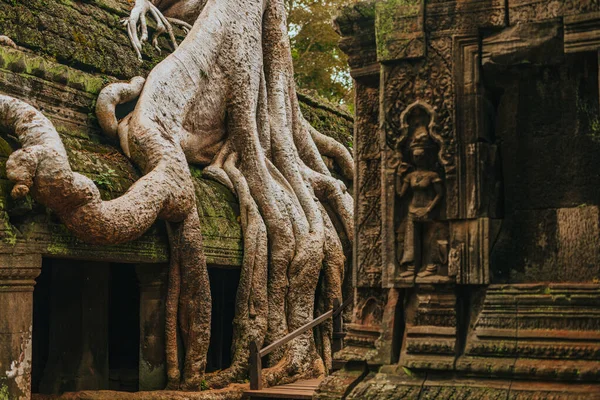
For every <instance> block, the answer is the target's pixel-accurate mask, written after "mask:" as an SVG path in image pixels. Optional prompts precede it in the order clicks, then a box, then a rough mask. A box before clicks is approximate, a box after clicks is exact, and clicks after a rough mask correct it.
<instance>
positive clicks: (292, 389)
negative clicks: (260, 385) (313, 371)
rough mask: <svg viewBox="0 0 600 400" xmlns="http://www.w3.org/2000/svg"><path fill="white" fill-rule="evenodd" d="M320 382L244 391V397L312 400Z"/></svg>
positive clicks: (319, 380) (299, 382) (316, 380)
mask: <svg viewBox="0 0 600 400" xmlns="http://www.w3.org/2000/svg"><path fill="white" fill-rule="evenodd" d="M322 381H323V378H317V379H308V380H304V381H297V382H294V383H289V384H287V385H281V386H273V387H270V388H265V389H261V390H246V391H244V397H245V398H247V399H263V398H268V399H312V396H313V394H314V393H315V390H317V387H319V384H320V383H321V382H322Z"/></svg>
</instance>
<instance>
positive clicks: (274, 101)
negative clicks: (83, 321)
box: [0, 0, 353, 399]
mask: <svg viewBox="0 0 600 400" xmlns="http://www.w3.org/2000/svg"><path fill="white" fill-rule="evenodd" d="M142 3H144V1H143V0H138V2H137V4H142ZM168 3H169V4H170V7H173V9H175V8H176V7H177V6H181V7H182V9H186V8H185V6H186V5H190V7H192V6H193V7H198V6H201V7H203V8H201V10H202V12H201V13H199V16H198V18H197V20H196V22H195V24H194V26H193V28H192V30H191V31H190V33H189V35H188V37H187V38H186V40H185V41H184V42H182V43H181V45H180V46H179V47H178V48H177V50H176V51H175V52H174V53H173V54H171V55H170V56H169V57H167V58H166V59H165V60H164V61H163V62H162V63H160V64H159V65H157V66H156V67H155V69H154V70H152V72H151V73H150V75H149V76H148V77H147V79H146V82H145V83H142V82H141V81H140V80H138V81H135V80H133V81H131V82H130V83H129V84H117V85H113V86H109V87H107V88H106V89H105V90H104V91H103V93H102V94H101V96H100V98H99V110H100V112H99V120H100V123H101V125H102V126H103V127H104V128H105V129H106V131H107V133H108V134H109V135H112V136H115V132H116V135H117V136H118V137H119V139H120V142H121V146H122V148H123V150H124V152H126V154H127V155H128V156H129V157H130V158H131V159H132V160H133V161H134V163H135V164H136V165H137V166H138V167H139V168H140V169H141V170H142V171H143V172H144V173H145V175H144V176H143V177H142V178H141V179H140V180H139V181H137V182H136V183H135V184H134V185H133V186H132V187H131V188H130V189H129V190H128V191H127V192H126V193H125V194H124V195H123V196H121V197H119V198H117V199H114V200H111V201H102V200H101V199H100V195H99V192H98V189H97V188H96V187H95V186H94V185H93V183H92V182H91V180H89V179H87V178H85V177H84V176H82V175H79V174H77V173H74V172H73V171H71V169H70V167H69V165H68V160H67V158H66V152H65V149H64V147H63V146H62V143H61V142H60V138H59V137H58V134H57V133H56V131H55V130H54V128H53V127H52V125H51V124H50V123H49V121H48V120H46V119H45V118H44V117H43V116H42V115H41V114H40V113H39V112H37V111H35V110H34V109H33V108H32V107H30V106H28V105H26V104H25V103H23V102H19V101H17V100H14V99H10V98H8V97H6V96H0V128H1V127H6V128H7V129H8V130H10V131H14V132H16V134H17V136H18V137H19V139H20V140H21V142H22V144H23V148H22V149H20V150H18V151H16V152H15V153H13V154H12V155H11V157H10V159H9V160H8V163H7V174H8V177H9V178H10V179H11V180H13V181H14V182H15V183H16V185H15V188H14V189H13V195H14V196H16V197H20V196H24V195H25V194H27V193H28V192H31V193H32V194H33V196H34V198H35V199H36V200H38V201H39V202H41V203H42V204H45V205H46V206H48V207H50V208H52V209H53V210H54V211H56V213H57V214H58V215H59V217H60V218H61V219H62V220H63V222H64V223H65V224H66V225H67V227H69V229H71V230H73V231H74V233H75V234H76V235H77V236H78V237H80V238H82V239H83V240H86V241H88V242H92V243H99V244H106V243H120V242H124V241H128V240H132V239H135V238H136V237H139V236H140V235H141V234H142V233H143V232H144V231H145V230H146V229H148V228H149V227H150V226H151V225H152V224H153V223H154V221H155V220H156V219H157V218H160V219H163V220H165V221H167V222H168V224H167V226H168V228H169V240H170V245H171V269H170V275H169V289H168V298H167V309H166V312H167V319H166V343H167V349H166V351H167V357H166V360H167V375H168V382H169V387H170V388H183V389H186V390H199V389H200V386H201V382H202V379H203V376H204V368H205V365H206V351H207V348H208V343H209V334H210V293H209V285H208V275H207V273H206V262H205V259H204V255H203V248H202V237H201V234H200V220H199V217H198V213H197V208H196V207H197V204H196V198H195V191H194V184H193V180H192V178H191V174H190V171H189V167H188V163H196V164H200V165H202V166H205V167H206V168H205V171H206V175H207V176H210V177H211V178H213V179H216V180H218V181H219V182H222V183H223V184H225V185H227V187H229V188H230V189H232V190H233V191H234V193H235V194H236V196H237V198H238V201H239V203H240V211H241V223H242V230H243V240H244V258H243V265H242V269H241V276H240V284H239V288H238V292H237V296H236V310H235V312H236V315H235V320H234V343H233V352H232V364H231V366H230V368H228V369H226V370H224V371H221V372H219V373H216V374H211V375H208V376H206V377H205V379H206V381H207V383H208V385H209V386H210V387H212V388H219V387H224V386H227V385H229V384H231V383H232V382H236V381H238V382H239V381H242V380H244V379H245V378H246V377H247V374H248V359H249V353H248V349H249V348H250V342H252V341H256V342H257V343H258V344H259V346H263V345H266V344H268V343H272V342H274V341H276V340H278V339H280V338H282V337H283V336H285V335H286V334H287V333H288V332H291V331H293V330H295V329H297V328H299V327H301V326H302V325H304V324H306V323H307V322H309V321H311V320H312V319H313V318H314V317H315V296H320V300H319V304H321V307H323V308H331V306H332V303H333V300H334V299H336V298H340V297H341V284H342V282H343V275H344V265H345V257H344V252H343V249H342V245H341V241H340V239H339V233H338V232H337V231H336V229H335V227H336V226H338V227H340V229H341V230H343V231H344V232H343V233H344V234H345V236H346V237H348V238H349V239H350V241H352V238H353V236H352V233H353V201H352V197H351V196H350V194H349V193H348V192H347V190H346V186H345V185H344V184H343V183H342V182H341V181H339V180H337V179H335V178H333V177H332V175H331V173H330V171H329V170H328V169H327V167H326V165H325V163H324V161H323V159H322V154H325V155H327V156H329V157H331V158H333V159H334V160H335V161H336V163H337V164H338V168H339V170H340V171H342V174H343V175H345V176H346V177H351V175H352V158H351V156H350V153H349V152H348V151H347V150H346V149H345V148H344V147H343V146H341V145H339V144H337V143H335V142H333V141H332V140H331V139H328V138H326V137H324V136H323V135H321V134H319V133H318V132H316V131H314V130H313V129H312V128H311V127H310V126H309V125H308V123H307V122H306V121H305V120H304V118H303V117H302V114H301V112H300V107H299V105H298V100H297V97H296V92H295V84H294V80H293V76H294V74H293V69H292V59H291V51H290V47H289V38H288V36H287V31H286V26H287V24H286V20H285V7H284V0H208V1H206V0H181V1H180V2H177V1H175V0H170V1H168ZM175 3H176V4H175ZM188 3H189V4H188ZM142 5H143V4H142ZM193 7H192V9H193ZM150 10H152V8H150ZM141 15H143V14H140V18H141ZM168 16H169V17H177V16H176V15H168ZM133 25H136V24H133ZM130 29H131V28H130ZM134 31H136V32H134V33H136V34H137V26H136V27H135V28H134ZM142 85H143V88H142ZM134 98H137V105H136V107H135V110H134V111H133V112H132V113H131V114H130V115H128V116H127V117H126V118H124V119H123V120H121V121H117V120H116V118H115V115H114V114H115V113H114V109H115V107H116V105H117V104H119V103H120V102H123V101H128V100H132V99H134ZM115 124H116V126H115ZM115 128H116V129H115ZM332 221H336V224H335V226H334V224H333V222H332ZM320 277H321V278H320ZM319 282H321V283H320V284H319ZM319 285H320V286H319ZM321 332H322V335H321V336H320V339H319V343H320V345H319V348H320V351H321V354H319V352H318V351H317V346H316V344H315V340H314V335H313V333H312V332H307V333H305V334H304V335H301V336H300V337H298V338H296V339H295V340H293V341H291V342H290V343H289V344H288V345H287V346H285V347H283V348H282V349H281V350H280V351H276V352H274V353H272V354H270V356H269V361H268V366H270V368H267V369H265V370H264V371H263V377H264V380H265V383H266V384H268V385H275V384H279V383H283V382H289V381H292V380H296V379H299V378H308V377H315V376H319V375H323V374H325V373H326V366H328V365H329V364H330V357H328V356H324V354H325V353H328V352H329V351H330V350H329V348H330V339H329V336H330V334H331V328H330V327H327V326H325V327H323V329H322V331H321ZM178 334H179V335H181V339H182V340H181V342H182V343H183V346H184V349H183V350H184V354H185V359H184V360H183V370H182V371H180V369H179V364H180V363H179V359H178V351H177V350H178V349H177V343H178V340H177V336H178ZM112 399H114V397H113V398H112Z"/></svg>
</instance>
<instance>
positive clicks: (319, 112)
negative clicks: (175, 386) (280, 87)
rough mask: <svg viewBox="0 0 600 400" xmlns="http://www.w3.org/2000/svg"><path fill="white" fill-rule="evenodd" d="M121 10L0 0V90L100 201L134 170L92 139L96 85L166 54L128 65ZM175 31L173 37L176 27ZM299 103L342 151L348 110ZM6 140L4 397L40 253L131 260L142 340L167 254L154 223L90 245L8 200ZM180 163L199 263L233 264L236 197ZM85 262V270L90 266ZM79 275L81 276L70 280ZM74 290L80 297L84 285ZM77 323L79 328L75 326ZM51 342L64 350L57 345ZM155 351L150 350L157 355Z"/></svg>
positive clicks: (0, 316) (4, 140) (0, 383)
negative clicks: (30, 110) (195, 211)
mask: <svg viewBox="0 0 600 400" xmlns="http://www.w3.org/2000/svg"><path fill="white" fill-rule="evenodd" d="M131 6H132V3H131V2H130V1H127V0H93V1H78V0H73V1H71V0H19V1H15V0H0V34H1V35H7V36H9V37H10V38H12V39H13V40H14V41H15V42H16V44H17V45H18V48H17V49H13V48H10V47H2V46H0V93H2V94H8V95H11V96H14V97H17V98H20V99H23V100H25V101H27V102H29V103H30V104H32V105H34V106H35V107H37V108H38V109H40V110H41V111H42V112H43V113H44V114H45V115H46V116H47V117H49V118H50V119H51V121H52V122H53V123H54V124H55V126H56V128H57V130H58V132H59V134H60V135H61V138H62V139H63V142H64V143H65V147H66V149H67V153H68V156H69V161H70V163H71V166H72V167H73V169H74V170H75V171H77V172H80V173H82V174H84V175H86V176H88V177H90V178H91V179H92V180H94V182H95V183H96V185H97V186H98V187H99V189H100V192H101V194H102V196H103V198H104V199H111V198H115V197H117V196H119V195H121V194H122V193H124V192H125V191H126V190H127V189H128V188H129V187H130V186H131V185H132V183H133V182H134V181H135V180H136V179H138V178H139V176H140V174H139V171H138V170H137V169H136V168H135V167H134V166H133V165H132V164H131V163H130V162H129V160H128V159H127V158H126V157H125V156H124V155H123V154H122V153H121V151H120V150H119V146H118V143H117V142H116V141H112V140H111V139H109V138H107V137H105V136H104V135H102V133H101V131H100V128H99V126H98V124H97V121H96V119H95V115H94V107H95V101H96V98H97V96H98V93H99V91H100V90H101V89H102V88H103V87H104V86H105V85H106V84H108V83H111V82H114V81H117V80H126V79H129V78H131V77H133V76H136V75H146V74H147V73H148V72H149V71H150V70H151V69H152V67H153V66H154V65H156V64H157V63H158V62H160V61H161V60H162V59H163V57H164V56H165V55H167V54H168V53H169V52H170V49H171V47H170V45H169V43H168V42H167V40H166V39H165V38H164V37H163V38H161V40H160V45H161V47H162V48H163V52H162V54H159V53H158V52H157V51H156V50H154V49H153V48H152V47H151V46H150V45H145V46H144V50H143V61H141V62H140V61H138V60H137V58H136V56H135V52H134V51H133V49H132V47H131V45H130V43H129V39H128V37H127V33H126V29H125V28H124V27H123V26H122V24H121V22H120V21H121V19H122V18H125V17H127V16H128V14H129V9H130V8H131ZM150 27H151V29H152V22H150ZM175 29H176V34H177V37H178V40H179V41H181V40H182V39H183V34H184V33H183V31H181V30H178V28H175ZM299 99H300V106H301V108H302V111H303V113H304V115H305V117H306V118H307V120H308V121H309V122H310V123H311V124H313V126H315V127H316V128H317V129H319V130H320V131H321V132H323V133H324V134H327V135H329V136H332V137H334V138H336V139H337V140H339V141H340V142H342V143H343V144H344V145H346V146H348V147H351V146H352V132H353V118H352V116H350V115H348V114H347V113H345V112H344V111H341V110H339V109H337V108H336V107H335V106H332V105H330V104H326V103H325V102H323V101H321V100H319V99H315V98H313V97H311V96H310V95H306V94H302V93H301V94H299ZM18 146H19V145H18V143H17V141H16V140H15V138H14V137H11V136H9V135H7V134H6V132H0V399H4V398H5V397H3V396H4V394H5V392H6V393H9V394H10V397H9V398H10V399H11V400H12V399H13V398H14V399H17V398H18V399H21V398H28V397H29V389H28V388H29V385H30V370H31V345H32V343H31V320H32V296H31V293H32V291H33V287H34V284H35V280H34V279H35V278H36V277H37V276H38V275H39V273H40V268H41V262H42V258H55V259H60V260H66V259H67V260H68V259H70V260H85V261H78V262H75V264H77V265H78V266H79V267H81V268H82V269H84V266H86V265H88V264H90V265H91V263H90V262H101V263H104V264H102V265H104V266H106V265H108V264H106V263H108V262H112V263H135V264H136V265H137V266H138V267H137V272H138V280H139V282H140V285H141V286H140V290H141V300H142V303H143V304H142V305H141V318H142V325H143V323H144V322H147V324H148V325H147V326H150V327H152V329H153V331H151V332H146V333H144V332H142V333H141V334H142V335H144V334H146V336H147V338H146V339H148V338H149V339H148V340H159V341H160V339H157V338H154V337H153V336H152V335H155V334H157V332H158V334H161V333H162V331H161V328H160V326H159V325H157V324H160V321H159V320H160V318H161V314H160V313H159V312H158V311H157V310H158V309H160V307H161V304H162V303H161V302H162V299H161V294H160V293H161V292H160V290H162V289H161V282H162V283H164V282H163V281H164V278H165V277H164V270H162V269H161V265H164V263H165V262H167V261H168V241H167V237H166V231H165V228H164V224H163V223H160V222H158V223H156V224H155V225H154V226H153V227H152V228H151V229H150V230H149V231H148V232H147V233H146V234H145V235H144V236H143V237H142V238H140V239H138V240H136V241H134V242H131V243H127V244H124V245H118V246H91V245H88V244H85V243H83V242H81V241H79V240H77V239H76V238H75V237H74V236H73V235H71V234H70V233H69V232H68V231H67V229H66V228H65V227H64V226H63V225H62V224H61V223H60V221H58V220H57V218H56V216H55V215H54V214H53V213H52V212H51V211H49V210H46V209H44V208H43V207H41V206H40V205H39V204H36V203H35V202H34V201H32V200H31V199H26V200H25V201H19V202H15V201H13V200H12V199H11V198H10V190H11V189H12V184H11V182H10V181H8V179H7V177H6V170H5V163H6V160H7V158H8V156H9V155H10V153H11V152H12V151H13V150H14V149H15V148H17V147H18ZM191 169H192V173H193V175H194V177H195V184H196V191H197V196H196V197H197V199H198V201H199V204H198V208H199V214H200V218H201V220H202V221H201V225H202V233H203V235H204V245H205V251H206V255H207V261H208V263H209V264H210V265H211V266H219V267H233V268H237V267H239V266H240V265H241V262H242V237H241V227H240V223H239V220H238V216H239V210H238V205H237V200H236V199H235V197H234V196H233V194H232V193H230V192H229V191H228V190H227V189H226V188H224V187H223V186H221V185H220V184H218V183H215V182H213V181H210V180H208V179H204V178H203V177H202V171H201V169H199V168H195V167H191ZM52 262H54V263H56V262H55V261H52ZM149 264H153V265H149ZM69 265H71V266H72V265H73V263H71V264H69ZM140 266H141V267H140ZM86 268H87V267H86ZM90 268H91V269H89V271H90V273H95V272H94V271H95V270H94V269H93V267H90ZM88 278H89V277H88ZM88 278H86V277H82V278H81V282H85V281H86V279H88ZM73 279H74V278H73ZM73 279H71V281H73V282H74V280H73ZM80 289H81V288H80ZM82 292H83V293H85V292H86V290H85V287H83V289H82ZM87 292H88V293H92V292H90V291H87ZM98 301H100V300H98ZM83 303H85V302H83ZM83 303H82V304H83ZM94 304H96V303H94ZM65 318H67V316H65ZM144 318H145V319H146V321H144ZM61 321H62V320H61ZM64 321H68V319H65V320H64ZM88 322H90V321H88ZM91 322H93V321H91ZM91 322H90V323H91ZM80 328H81V329H82V331H85V329H86V328H85V327H84V326H83V325H82V327H80ZM145 329H149V328H145ZM34 336H35V335H34ZM142 339H144V338H142ZM60 343H66V344H67V345H68V344H69V340H68V339H63V340H61V341H60ZM153 346H154V347H153V348H152V349H142V350H143V351H144V352H145V353H143V354H142V353H141V356H142V358H144V357H149V358H151V357H153V356H154V355H153V354H152V352H155V353H156V351H157V350H156V349H157V348H160V343H158V344H157V343H154V345H153ZM142 350H141V351H142ZM159 352H160V353H161V356H162V350H160V351H159ZM77 356H79V354H78V355H77ZM56 357H58V358H60V357H61V356H60V354H58V355H57V356H56ZM149 358H148V360H149ZM148 360H146V361H148ZM142 372H143V371H142ZM163 372H164V370H163ZM7 374H8V375H7ZM57 374H59V373H58V372H57ZM155 374H156V373H155ZM9 375H10V376H9ZM150 379H153V378H152V377H150ZM144 384H146V385H147V384H148V382H146V383H144V382H142V383H141V384H140V387H145V388H156V386H152V385H153V384H154V383H153V382H150V386H148V385H147V386H144ZM83 388H85V387H83Z"/></svg>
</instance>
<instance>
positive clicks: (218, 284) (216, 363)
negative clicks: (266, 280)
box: [206, 267, 240, 372]
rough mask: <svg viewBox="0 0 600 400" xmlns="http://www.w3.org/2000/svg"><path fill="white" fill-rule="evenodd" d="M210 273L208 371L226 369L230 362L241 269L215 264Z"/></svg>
mask: <svg viewBox="0 0 600 400" xmlns="http://www.w3.org/2000/svg"><path fill="white" fill-rule="evenodd" d="M208 274H209V278H210V291H211V295H212V320H211V337H210V347H209V348H208V357H207V364H206V372H212V371H217V370H222V369H225V368H227V367H229V366H230V364H231V344H232V343H233V318H234V316H235V297H236V294H237V287H238V284H239V281H240V270H239V269H238V268H235V269H233V268H224V267H218V268H217V267H212V268H209V270H208Z"/></svg>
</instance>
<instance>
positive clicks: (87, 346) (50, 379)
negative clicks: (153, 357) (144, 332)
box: [31, 259, 140, 394]
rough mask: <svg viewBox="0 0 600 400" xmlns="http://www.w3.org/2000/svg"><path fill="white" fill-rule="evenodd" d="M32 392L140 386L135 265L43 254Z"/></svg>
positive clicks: (35, 295)
mask: <svg viewBox="0 0 600 400" xmlns="http://www.w3.org/2000/svg"><path fill="white" fill-rule="evenodd" d="M32 335H33V354H32V372H31V374H32V381H31V391H32V392H33V393H44V394H55V393H62V392H65V391H78V390H105V389H115V390H122V391H135V390H137V388H138V358H139V335H140V334H139V287H138V283H137V279H136V275H135V270H134V266H133V265H131V264H109V263H97V262H89V261H75V260H60V259H44V260H43V263H42V271H41V274H40V276H39V277H38V278H37V280H36V286H35V290H34V292H33V333H32Z"/></svg>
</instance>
